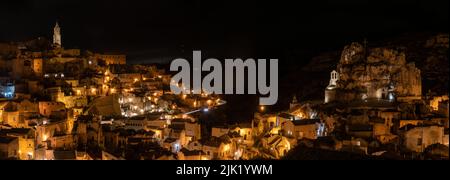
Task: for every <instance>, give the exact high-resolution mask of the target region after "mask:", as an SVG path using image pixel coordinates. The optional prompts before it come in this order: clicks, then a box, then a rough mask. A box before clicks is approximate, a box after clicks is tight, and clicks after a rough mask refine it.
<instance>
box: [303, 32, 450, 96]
mask: <svg viewBox="0 0 450 180" xmlns="http://www.w3.org/2000/svg"><path fill="white" fill-rule="evenodd" d="M448 39H449V35H448V34H424V33H421V34H407V35H403V36H400V37H398V38H394V39H388V40H382V41H378V42H369V44H368V47H369V48H368V49H369V50H368V51H367V52H365V48H364V45H362V44H361V43H352V44H350V45H347V46H346V47H344V49H343V51H335V52H325V53H322V54H320V55H318V56H316V57H314V58H312V60H311V62H310V63H309V64H308V65H306V66H305V67H303V68H302V69H301V74H305V75H309V77H311V74H325V75H326V76H314V81H304V82H303V81H302V82H298V84H301V86H302V87H300V88H299V91H300V92H298V93H299V94H300V95H302V94H304V93H303V92H305V93H308V92H309V91H310V90H311V89H324V88H325V87H326V86H327V85H328V82H329V78H330V75H329V74H330V72H331V71H332V70H337V71H341V76H340V78H341V81H342V82H341V88H343V89H347V90H353V91H357V90H358V91H361V92H364V91H367V88H365V86H364V85H366V84H371V85H372V86H374V87H385V85H386V83H388V82H389V81H388V79H389V78H391V80H392V81H393V82H399V81H403V82H404V83H400V84H399V83H397V86H396V91H397V93H398V94H405V95H407V94H408V91H409V90H411V89H412V88H413V87H411V84H413V83H420V82H421V85H422V92H423V93H422V92H421V94H422V95H423V94H425V93H427V92H428V91H429V90H431V91H432V92H434V93H435V94H446V93H448V90H449V89H448V81H449V67H448V66H449V60H448ZM365 57H366V58H365ZM365 63H367V65H365ZM412 63H414V65H413V64H412ZM419 72H420V75H421V81H420V82H415V80H414V79H417V78H411V79H410V80H408V77H412V76H413V75H417V74H419ZM296 73H297V74H296V75H298V72H296ZM386 75H391V77H389V76H387V77H386ZM309 79H311V78H309ZM318 82H323V83H318ZM394 84H395V83H394ZM417 93H419V92H417V91H416V92H412V94H417ZM310 95H312V96H310V97H308V98H311V99H322V98H323V93H316V94H310Z"/></svg>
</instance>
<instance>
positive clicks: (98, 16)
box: [0, 0, 449, 62]
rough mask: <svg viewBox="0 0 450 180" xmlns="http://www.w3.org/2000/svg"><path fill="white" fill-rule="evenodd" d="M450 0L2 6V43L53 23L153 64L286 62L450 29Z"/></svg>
mask: <svg viewBox="0 0 450 180" xmlns="http://www.w3.org/2000/svg"><path fill="white" fill-rule="evenodd" d="M448 3H449V2H448V1H446V0H422V1H419V0H396V1H390V0H373V1H372V0H339V1H336V0H314V1H310V2H305V1H299V2H296V3H294V2H278V1H276V2H274V1H271V2H263V1H258V0H253V1H245V2H242V1H230V0H224V1H214V2H212V1H210V0H184V1H183V0H180V1H175V0H161V1H152V0H149V1H142V0H127V1H115V0H97V1H87V0H64V1H61V0H5V1H0V29H1V30H0V42H8V41H21V40H29V39H33V38H35V37H37V36H44V37H47V38H49V39H50V38H51V35H52V34H51V33H52V27H53V26H54V23H55V21H56V20H58V21H59V22H60V25H61V26H62V34H63V45H64V46H65V47H66V48H81V49H90V50H95V51H115V52H123V53H127V54H128V55H129V61H130V62H154V61H155V57H156V59H161V58H162V59H164V58H163V57H166V58H168V60H165V61H167V62H170V60H171V58H172V57H169V56H176V55H177V54H178V53H182V52H183V51H184V52H186V53H188V54H189V53H191V52H192V49H199V50H202V51H203V52H204V53H205V54H207V55H208V54H209V55H210V56H219V57H221V56H223V57H234V56H243V57H244V56H258V57H263V56H264V57H268V58H269V57H276V58H280V59H283V56H282V54H285V53H286V52H287V51H296V52H298V51H300V52H309V53H312V52H317V51H323V50H327V49H334V48H342V45H343V44H346V43H348V42H350V41H353V40H361V39H363V38H364V37H369V38H372V39H376V38H378V37H388V36H394V35H397V34H398V33H404V32H417V31H433V32H436V31H440V32H442V31H445V32H447V31H448V7H449V5H448Z"/></svg>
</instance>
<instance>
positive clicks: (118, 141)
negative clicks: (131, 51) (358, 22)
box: [0, 23, 449, 160]
mask: <svg viewBox="0 0 450 180" xmlns="http://www.w3.org/2000/svg"><path fill="white" fill-rule="evenodd" d="M63 34H64V26H61V24H58V23H56V24H55V25H54V28H53V36H52V40H51V41H48V40H47V39H46V38H44V37H39V38H36V39H33V40H31V41H26V42H11V43H0V72H1V73H0V82H1V84H0V159H13V160H252V159H291V158H293V157H294V156H295V155H296V151H300V152H297V153H304V156H307V155H308V154H306V152H317V153H318V154H321V153H322V154H324V155H325V154H330V153H331V154H332V153H336V154H338V155H337V156H339V155H342V156H346V155H349V154H350V155H356V156H358V157H360V158H361V159H378V158H380V159H448V146H449V144H448V143H449V142H448V141H449V137H448V128H449V116H448V112H449V100H448V91H435V90H434V89H425V88H424V86H423V84H424V83H423V79H424V78H425V75H424V72H423V70H422V68H425V66H423V65H420V66H419V65H417V64H415V63H414V62H413V61H412V60H410V58H409V57H410V56H408V51H406V50H405V49H403V48H399V47H396V46H377V47H372V46H370V45H369V43H368V42H367V41H361V42H353V43H350V44H348V45H347V46H345V47H342V48H343V50H342V51H341V52H340V58H339V59H335V60H336V61H337V62H338V63H337V64H333V65H331V66H332V67H333V69H332V70H331V71H329V72H328V73H327V74H326V76H327V77H329V78H328V79H327V80H326V81H322V80H318V81H322V84H326V86H323V87H321V89H316V91H320V93H321V94H322V95H323V98H322V99H318V100H304V98H300V97H304V96H303V95H302V94H300V93H297V94H294V95H292V94H291V95H289V98H290V99H291V103H290V104H289V107H287V108H285V109H284V110H281V111H270V109H271V107H270V106H258V107H255V109H257V112H255V113H254V117H253V118H252V119H251V120H250V121H247V122H240V123H221V124H219V123H217V124H211V123H208V122H206V121H205V120H202V118H201V117H202V116H204V115H205V114H206V115H207V114H209V113H213V112H215V111H219V110H220V109H221V108H224V107H226V106H228V105H229V103H227V101H226V100H225V98H224V97H223V95H220V94H209V93H208V92H203V93H198V94H193V93H181V94H175V93H173V92H172V91H171V90H170V86H171V85H173V83H174V82H172V76H173V73H171V72H168V71H167V70H165V69H164V68H159V67H157V66H155V65H131V64H128V63H127V55H126V54H121V53H107V52H92V51H90V50H82V49H70V48H65V47H64V43H65V39H64V36H63ZM448 40H449V37H448V34H438V35H434V36H432V37H430V38H429V39H428V41H427V43H426V44H425V45H424V46H425V47H424V49H423V51H428V50H429V49H431V48H438V49H442V50H443V51H444V52H448ZM447 55H448V54H447ZM430 61H431V60H430ZM447 62H448V59H447ZM447 72H448V71H447ZM444 76H448V74H446V75H445V74H444ZM427 77H428V76H427ZM291 83H298V82H295V81H293V82H291ZM176 85H177V86H178V85H179V84H176ZM182 87H183V85H181V86H180V88H182ZM447 87H448V85H447ZM281 95H282V94H281V93H280V96H281ZM284 96H286V95H285V94H284ZM242 103H245V102H242ZM206 124H207V125H206ZM306 150H307V151H306ZM303 151H305V152H303ZM294 159H295V158H294ZM331 159H333V158H331Z"/></svg>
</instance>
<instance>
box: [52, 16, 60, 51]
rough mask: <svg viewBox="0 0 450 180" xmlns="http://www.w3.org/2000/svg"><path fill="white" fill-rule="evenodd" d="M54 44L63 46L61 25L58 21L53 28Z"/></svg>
mask: <svg viewBox="0 0 450 180" xmlns="http://www.w3.org/2000/svg"><path fill="white" fill-rule="evenodd" d="M53 44H54V45H56V46H58V47H61V45H62V44H61V28H60V27H59V24H58V22H56V25H55V27H54V28H53Z"/></svg>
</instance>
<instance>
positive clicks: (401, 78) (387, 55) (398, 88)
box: [337, 43, 421, 100]
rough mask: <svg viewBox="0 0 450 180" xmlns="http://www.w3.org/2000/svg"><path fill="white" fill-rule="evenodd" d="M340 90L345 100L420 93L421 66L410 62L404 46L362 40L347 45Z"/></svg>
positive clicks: (339, 69)
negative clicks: (370, 44)
mask: <svg viewBox="0 0 450 180" xmlns="http://www.w3.org/2000/svg"><path fill="white" fill-rule="evenodd" d="M337 71H338V73H339V81H338V84H337V87H338V90H339V89H342V90H344V91H345V93H342V94H341V95H342V98H344V99H342V100H354V99H355V98H362V99H365V98H369V99H371V98H373V99H388V98H389V97H388V95H389V93H393V94H395V96H401V97H406V96H420V95H421V80H420V70H419V69H417V68H416V67H415V65H414V63H407V61H406V55H405V52H404V49H403V48H397V47H393V48H392V47H380V48H367V47H364V46H363V45H361V44H359V43H352V44H350V45H348V46H346V47H345V48H344V50H343V52H342V55H341V59H340V61H339V63H338V65H337Z"/></svg>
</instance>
